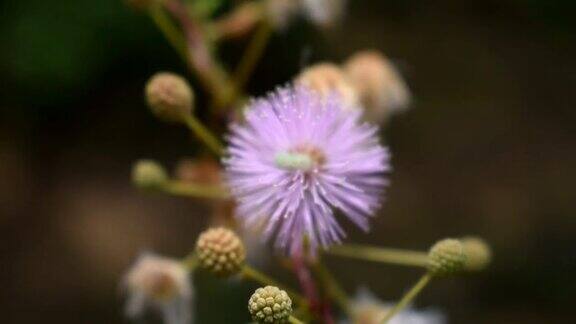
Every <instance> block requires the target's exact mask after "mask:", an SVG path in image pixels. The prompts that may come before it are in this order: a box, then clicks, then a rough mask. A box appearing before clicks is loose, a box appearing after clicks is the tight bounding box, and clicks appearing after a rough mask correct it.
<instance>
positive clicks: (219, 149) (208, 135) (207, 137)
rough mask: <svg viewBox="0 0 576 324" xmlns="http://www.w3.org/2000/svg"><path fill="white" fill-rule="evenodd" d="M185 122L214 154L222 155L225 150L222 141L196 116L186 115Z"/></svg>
mask: <svg viewBox="0 0 576 324" xmlns="http://www.w3.org/2000/svg"><path fill="white" fill-rule="evenodd" d="M184 123H185V124H186V126H188V128H189V129H190V130H191V131H192V132H193V133H194V135H196V136H197V137H198V138H199V139H200V140H201V141H202V142H204V144H206V146H207V147H208V148H209V149H210V150H211V151H212V152H213V153H214V154H216V155H217V156H222V154H223V152H224V147H223V146H222V143H220V141H219V140H218V139H217V138H216V136H214V134H212V132H210V130H209V129H208V128H206V126H204V125H203V124H202V123H201V122H200V121H199V120H198V119H196V117H194V116H185V117H184Z"/></svg>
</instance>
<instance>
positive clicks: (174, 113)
mask: <svg viewBox="0 0 576 324" xmlns="http://www.w3.org/2000/svg"><path fill="white" fill-rule="evenodd" d="M146 101H147V102H148V106H149V107H150V110H151V111H152V113H153V114H154V115H156V117H158V118H160V119H161V120H164V121H166V122H183V121H184V118H185V117H186V116H188V115H190V114H191V113H192V106H193V104H194V93H193V92H192V88H190V85H189V84H188V82H187V81H186V80H185V79H184V78H183V77H181V76H179V75H176V74H174V73H169V72H160V73H156V74H155V75H154V76H152V78H150V80H149V81H148V83H147V84H146Z"/></svg>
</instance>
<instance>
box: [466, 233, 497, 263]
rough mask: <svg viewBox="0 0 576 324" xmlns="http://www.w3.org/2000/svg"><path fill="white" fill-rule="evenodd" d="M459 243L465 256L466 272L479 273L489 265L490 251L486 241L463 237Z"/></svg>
mask: <svg viewBox="0 0 576 324" xmlns="http://www.w3.org/2000/svg"><path fill="white" fill-rule="evenodd" d="M460 241H461V242H462V246H463V247H464V253H465V254H466V265H465V269H466V270H468V271H481V270H484V269H485V268H486V267H487V266H488V264H490V261H491V259H492V250H491V249H490V245H488V243H486V241H484V240H483V239H481V238H479V237H474V236H468V237H464V238H462V239H460Z"/></svg>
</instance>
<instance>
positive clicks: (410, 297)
mask: <svg viewBox="0 0 576 324" xmlns="http://www.w3.org/2000/svg"><path fill="white" fill-rule="evenodd" d="M430 280H432V274H430V273H426V274H424V275H423V276H422V277H421V278H420V280H418V282H416V284H415V285H414V286H413V287H412V288H410V290H409V291H408V292H407V293H406V294H405V295H404V297H402V299H401V300H400V301H399V302H398V304H396V305H395V306H394V307H393V308H392V309H391V310H390V311H388V313H386V315H385V316H384V318H383V319H382V321H381V322H380V323H382V324H386V323H388V321H389V320H390V319H391V318H392V317H394V315H396V314H398V313H399V312H400V311H402V310H403V309H404V308H405V307H406V306H408V305H409V304H410V303H412V301H414V299H415V298H416V297H417V296H418V294H419V293H420V292H421V291H422V289H424V287H426V285H427V284H428V283H429V282H430Z"/></svg>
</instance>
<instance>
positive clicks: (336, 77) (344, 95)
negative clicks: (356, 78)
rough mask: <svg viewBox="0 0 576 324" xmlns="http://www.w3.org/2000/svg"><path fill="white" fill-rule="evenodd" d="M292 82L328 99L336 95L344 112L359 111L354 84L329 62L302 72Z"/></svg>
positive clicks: (318, 64) (315, 65)
mask: <svg viewBox="0 0 576 324" xmlns="http://www.w3.org/2000/svg"><path fill="white" fill-rule="evenodd" d="M294 82H295V83H296V84H297V85H302V86H305V87H307V88H309V89H310V90H312V91H314V92H316V93H318V94H319V95H320V96H321V97H322V98H324V99H328V98H329V97H330V96H332V95H334V94H336V95H337V96H338V97H339V99H340V100H341V101H342V104H341V107H342V108H343V109H344V110H354V109H359V108H360V104H359V99H358V93H357V91H356V88H355V87H354V84H353V83H352V81H351V80H350V78H349V77H348V75H346V73H344V71H343V70H342V68H341V67H340V66H338V65H336V64H333V63H329V62H320V63H316V64H314V65H312V66H309V67H307V68H305V69H304V70H302V71H301V72H300V74H298V75H297V76H296V78H295V79H294Z"/></svg>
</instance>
